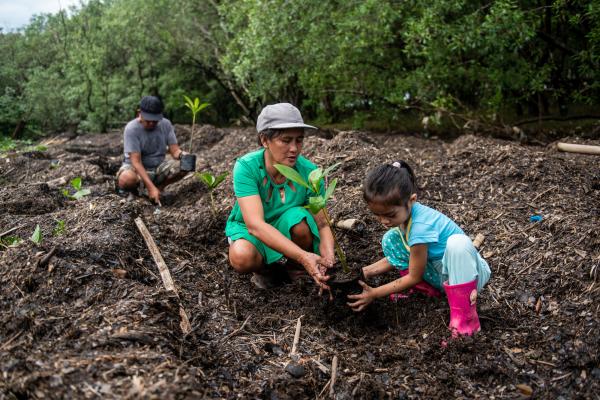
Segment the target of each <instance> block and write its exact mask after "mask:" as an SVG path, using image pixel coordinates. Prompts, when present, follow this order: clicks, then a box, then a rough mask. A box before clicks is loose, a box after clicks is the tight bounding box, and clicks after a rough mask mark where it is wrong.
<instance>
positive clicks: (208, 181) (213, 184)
mask: <svg viewBox="0 0 600 400" xmlns="http://www.w3.org/2000/svg"><path fill="white" fill-rule="evenodd" d="M228 174H229V173H228V172H223V173H222V174H221V175H219V176H214V175H213V174H211V173H210V172H197V173H196V177H197V178H198V179H199V180H200V182H202V183H204V184H205V185H206V187H207V188H208V193H209V194H210V207H211V208H212V212H213V214H214V215H217V207H216V206H215V198H214V195H213V191H214V190H215V189H216V188H217V186H219V185H220V184H221V182H223V181H224V180H225V178H226V177H227V175H228Z"/></svg>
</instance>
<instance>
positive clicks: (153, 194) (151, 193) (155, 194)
mask: <svg viewBox="0 0 600 400" xmlns="http://www.w3.org/2000/svg"><path fill="white" fill-rule="evenodd" d="M148 197H149V198H150V200H152V201H154V202H155V203H156V204H160V190H158V188H157V187H156V186H154V185H153V186H152V187H149V188H148Z"/></svg>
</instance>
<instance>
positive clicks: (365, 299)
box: [346, 281, 375, 312]
mask: <svg viewBox="0 0 600 400" xmlns="http://www.w3.org/2000/svg"><path fill="white" fill-rule="evenodd" d="M358 284H359V285H360V286H362V288H363V291H362V293H361V294H349V295H348V298H349V299H350V300H356V301H355V302H354V303H346V304H348V305H349V306H350V308H352V311H355V312H359V311H362V310H364V309H365V307H366V306H368V305H369V304H371V302H372V301H373V300H375V293H374V290H373V288H372V287H370V286H369V285H367V284H366V283H364V282H363V281H358Z"/></svg>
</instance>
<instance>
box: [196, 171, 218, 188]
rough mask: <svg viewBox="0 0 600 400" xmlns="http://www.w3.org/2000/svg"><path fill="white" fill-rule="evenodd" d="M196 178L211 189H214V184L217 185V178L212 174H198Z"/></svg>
mask: <svg viewBox="0 0 600 400" xmlns="http://www.w3.org/2000/svg"><path fill="white" fill-rule="evenodd" d="M196 176H197V177H198V179H200V181H202V183H204V184H205V185H206V186H208V188H209V189H212V187H213V184H214V183H215V177H214V176H213V175H212V174H211V173H210V172H197V173H196Z"/></svg>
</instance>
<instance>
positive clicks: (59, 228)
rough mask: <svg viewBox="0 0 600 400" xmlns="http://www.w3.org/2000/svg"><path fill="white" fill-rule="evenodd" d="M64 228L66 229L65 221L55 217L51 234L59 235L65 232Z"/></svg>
mask: <svg viewBox="0 0 600 400" xmlns="http://www.w3.org/2000/svg"><path fill="white" fill-rule="evenodd" d="M65 230H66V228H65V221H64V220H63V219H57V220H56V226H55V227H54V230H53V231H52V234H53V235H54V236H59V235H62V234H63V233H65Z"/></svg>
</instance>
